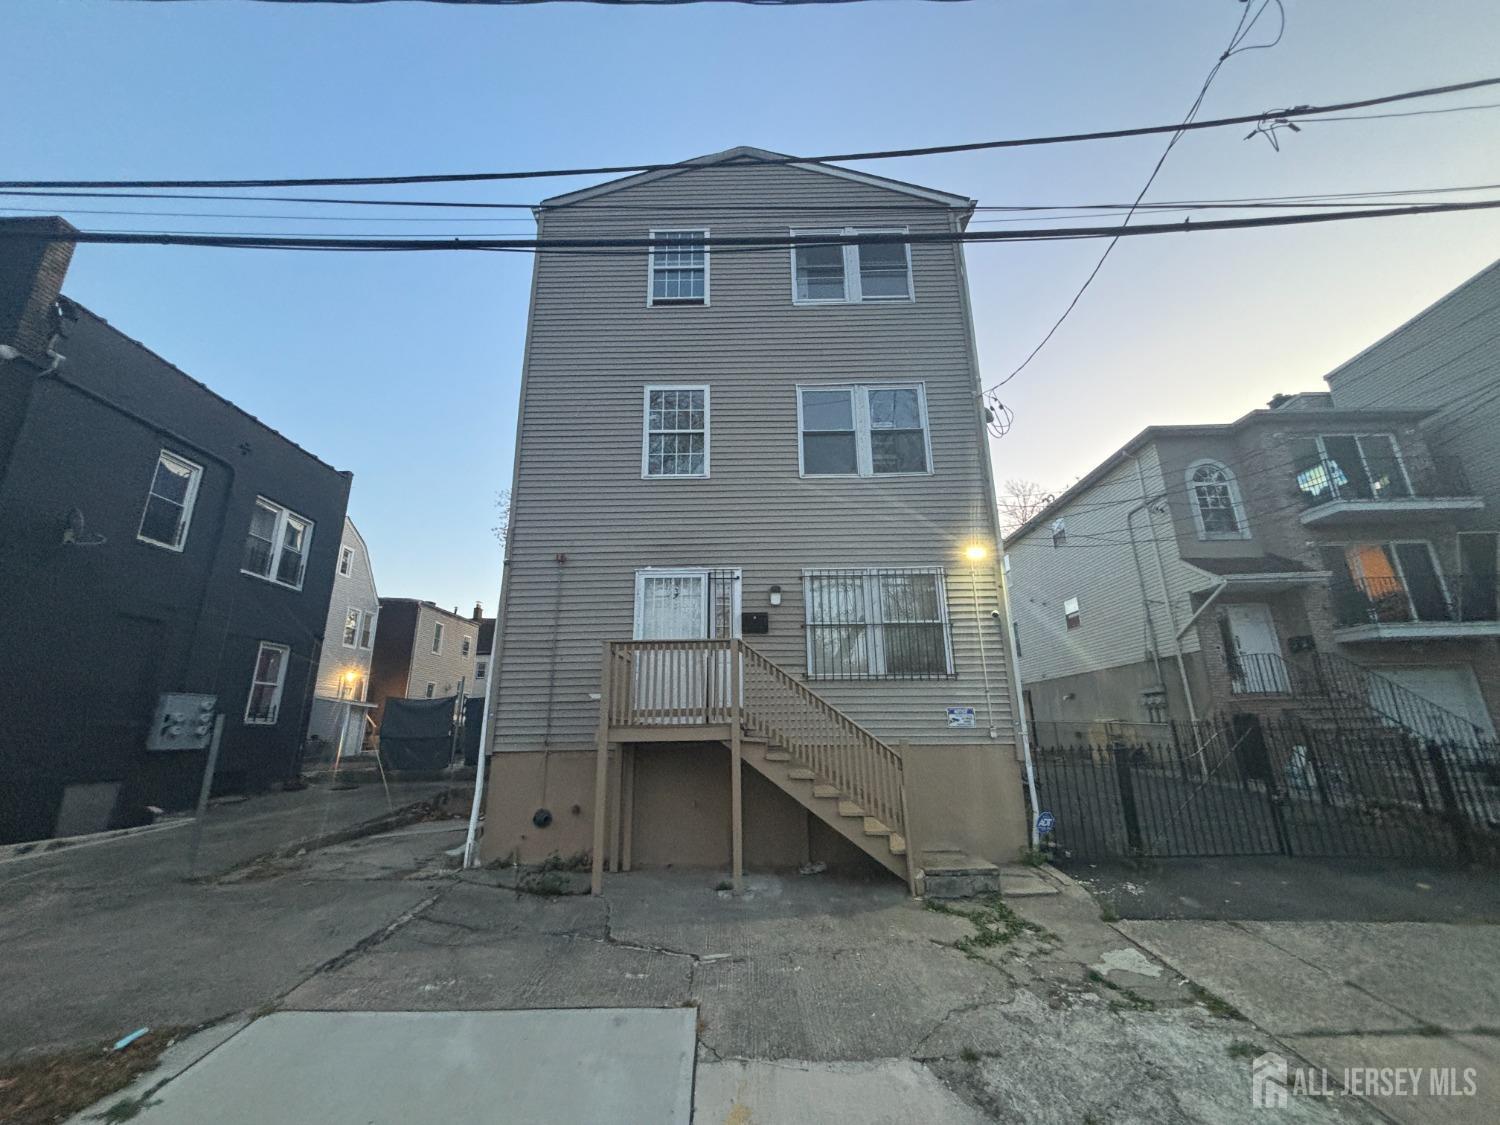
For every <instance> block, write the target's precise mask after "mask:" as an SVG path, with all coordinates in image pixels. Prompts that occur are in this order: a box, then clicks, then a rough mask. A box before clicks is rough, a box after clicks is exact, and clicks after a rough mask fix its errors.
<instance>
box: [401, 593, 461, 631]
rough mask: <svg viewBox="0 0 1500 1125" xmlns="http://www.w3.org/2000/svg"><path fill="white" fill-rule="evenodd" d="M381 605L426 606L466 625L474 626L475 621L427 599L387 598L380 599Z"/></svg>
mask: <svg viewBox="0 0 1500 1125" xmlns="http://www.w3.org/2000/svg"><path fill="white" fill-rule="evenodd" d="M380 604H381V606H382V607H384V606H388V605H397V604H400V605H414V606H418V607H421V606H426V607H427V608H428V609H430V610H432V611H433V612H434V613H441V614H442V615H443V616H444V617H451V618H453V620H455V621H461V622H463V623H464V624H465V625H472V624H474V619H473V618H472V617H467V616H465V615H464V614H462V613H458V612H457V611H455V610H451V609H444V608H443V607H442V606H440V605H438V604H437V602H434V601H429V600H428V599H426V598H386V597H382V598H381V599H380Z"/></svg>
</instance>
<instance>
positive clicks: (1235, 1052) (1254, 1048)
mask: <svg viewBox="0 0 1500 1125" xmlns="http://www.w3.org/2000/svg"><path fill="white" fill-rule="evenodd" d="M1224 1050H1225V1051H1226V1052H1227V1053H1228V1055H1229V1057H1230V1058H1232V1059H1253V1058H1255V1057H1256V1056H1257V1055H1259V1054H1260V1053H1261V1050H1260V1045H1259V1044H1257V1043H1251V1042H1250V1041H1249V1040H1247V1039H1236V1040H1235V1041H1234V1042H1233V1043H1231V1044H1229V1046H1228V1047H1225V1048H1224Z"/></svg>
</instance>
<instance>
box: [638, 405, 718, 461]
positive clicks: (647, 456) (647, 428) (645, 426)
mask: <svg viewBox="0 0 1500 1125" xmlns="http://www.w3.org/2000/svg"><path fill="white" fill-rule="evenodd" d="M652 391H702V392H703V471H702V472H701V473H653V472H650V471H649V470H650V468H651V392H652ZM712 397H713V396H712V395H711V393H710V388H709V385H708V384H707V383H647V384H646V387H645V390H644V391H643V392H642V394H641V479H642V480H706V479H708V476H709V471H710V465H709V455H710V453H711V452H712V450H711V449H710V446H711V445H712V434H713V425H712V417H711V414H712V410H713V407H712V404H711V402H710V400H711V398H712ZM663 432H666V431H663ZM677 432H679V433H681V432H683V431H677Z"/></svg>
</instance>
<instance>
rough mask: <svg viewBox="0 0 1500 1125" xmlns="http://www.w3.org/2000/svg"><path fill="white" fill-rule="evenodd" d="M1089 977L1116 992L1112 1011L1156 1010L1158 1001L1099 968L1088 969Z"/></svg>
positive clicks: (1110, 1004) (1110, 1003) (1095, 982)
mask: <svg viewBox="0 0 1500 1125" xmlns="http://www.w3.org/2000/svg"><path fill="white" fill-rule="evenodd" d="M1088 979H1089V980H1090V981H1092V982H1093V983H1094V984H1097V985H1100V986H1101V987H1103V988H1107V989H1109V990H1110V991H1111V992H1113V993H1114V994H1115V997H1114V999H1112V1000H1111V1001H1110V1002H1109V1007H1110V1011H1113V1012H1123V1011H1131V1012H1154V1011H1156V1001H1155V1000H1148V999H1147V998H1146V997H1144V996H1142V995H1141V994H1140V993H1139V992H1137V991H1136V990H1135V989H1133V988H1126V987H1125V986H1124V985H1123V984H1117V983H1115V982H1114V981H1112V980H1110V979H1109V978H1108V977H1107V976H1105V975H1104V974H1103V973H1101V972H1100V971H1099V970H1098V969H1090V970H1089V971H1088Z"/></svg>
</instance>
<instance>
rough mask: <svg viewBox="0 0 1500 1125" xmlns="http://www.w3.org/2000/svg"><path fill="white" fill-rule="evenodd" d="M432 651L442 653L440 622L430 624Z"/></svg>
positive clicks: (441, 627) (441, 625)
mask: <svg viewBox="0 0 1500 1125" xmlns="http://www.w3.org/2000/svg"><path fill="white" fill-rule="evenodd" d="M432 651H433V652H442V651H443V623H442V622H441V621H434V622H433V623H432Z"/></svg>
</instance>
